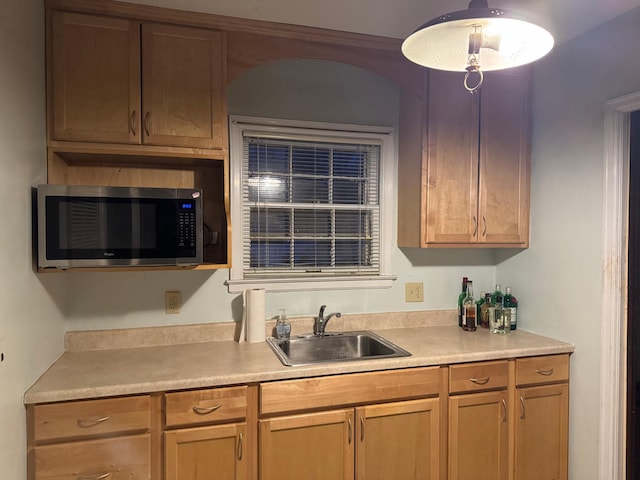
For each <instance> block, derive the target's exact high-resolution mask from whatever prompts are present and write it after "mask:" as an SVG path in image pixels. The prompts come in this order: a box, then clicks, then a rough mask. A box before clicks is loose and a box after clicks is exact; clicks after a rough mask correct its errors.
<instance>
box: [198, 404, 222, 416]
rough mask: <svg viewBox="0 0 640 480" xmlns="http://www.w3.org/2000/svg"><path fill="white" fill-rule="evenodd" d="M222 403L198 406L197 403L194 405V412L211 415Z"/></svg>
mask: <svg viewBox="0 0 640 480" xmlns="http://www.w3.org/2000/svg"><path fill="white" fill-rule="evenodd" d="M220 407H222V405H214V406H213V407H198V406H197V405H196V406H195V407H193V413H195V414H196V415H209V414H210V413H213V412H215V411H216V410H218V409H219V408H220Z"/></svg>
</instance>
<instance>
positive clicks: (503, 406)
mask: <svg viewBox="0 0 640 480" xmlns="http://www.w3.org/2000/svg"><path fill="white" fill-rule="evenodd" d="M502 408H503V410H502V413H503V415H502V423H506V421H507V401H506V400H505V399H504V398H503V399H502Z"/></svg>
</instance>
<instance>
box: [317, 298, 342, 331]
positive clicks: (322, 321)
mask: <svg viewBox="0 0 640 480" xmlns="http://www.w3.org/2000/svg"><path fill="white" fill-rule="evenodd" d="M325 308H327V306H326V305H322V306H321V307H320V313H318V316H317V317H316V320H315V322H313V334H314V335H316V336H318V337H322V336H324V329H325V328H326V327H327V323H328V322H329V320H331V317H337V318H340V317H341V316H342V314H341V313H340V312H334V313H330V314H329V315H327V316H326V318H325V316H324V309H325Z"/></svg>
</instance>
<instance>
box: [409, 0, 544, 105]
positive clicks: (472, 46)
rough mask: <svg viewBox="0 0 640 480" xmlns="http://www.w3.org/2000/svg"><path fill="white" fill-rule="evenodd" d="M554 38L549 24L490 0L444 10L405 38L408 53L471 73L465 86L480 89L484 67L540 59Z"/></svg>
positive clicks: (427, 64) (424, 61) (413, 57)
mask: <svg viewBox="0 0 640 480" xmlns="http://www.w3.org/2000/svg"><path fill="white" fill-rule="evenodd" d="M553 43H554V41H553V36H552V35H551V34H550V33H549V32H548V31H547V30H545V29H544V28H542V27H540V26H538V25H536V24H534V23H531V22H529V21H527V20H526V19H524V18H522V17H521V16H519V15H517V14H514V13H511V12H507V11H505V10H503V9H500V8H489V6H488V4H487V0H471V2H470V3H469V8H467V9H466V10H459V11H456V12H451V13H446V14H444V15H440V16H439V17H437V18H434V19H433V20H431V21H429V22H427V23H425V24H424V25H422V26H421V27H420V28H418V29H417V30H416V31H415V32H413V33H412V34H411V35H409V36H408V37H407V38H406V39H405V41H404V42H403V43H402V53H403V55H404V56H405V57H407V58H408V59H409V60H411V61H412V62H414V63H417V64H418V65H422V66H423V67H428V68H435V69H438V70H448V71H453V72H467V73H466V75H465V77H464V86H465V88H466V89H467V90H468V91H469V92H471V93H474V92H476V91H477V90H478V88H480V85H482V81H483V79H484V76H483V72H488V71H491V70H502V69H505V68H511V67H517V66H520V65H524V64H527V63H531V62H534V61H536V60H538V59H539V58H541V57H543V56H545V55H546V54H547V53H548V52H549V51H550V50H551V49H552V48H553ZM472 77H473V79H472ZM471 81H473V85H469V84H470V82H471Z"/></svg>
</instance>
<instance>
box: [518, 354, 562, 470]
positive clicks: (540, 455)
mask: <svg viewBox="0 0 640 480" xmlns="http://www.w3.org/2000/svg"><path fill="white" fill-rule="evenodd" d="M516 365H517V373H516V383H517V384H519V386H518V387H517V388H516V390H515V403H516V404H517V405H516V406H515V407H514V408H515V410H516V411H515V413H516V420H515V480H566V479H567V478H568V447H569V440H568V431H569V383H568V381H569V359H568V356H566V355H552V356H548V357H533V358H531V359H518V360H516ZM552 382H555V383H552ZM521 385H526V386H521Z"/></svg>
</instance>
